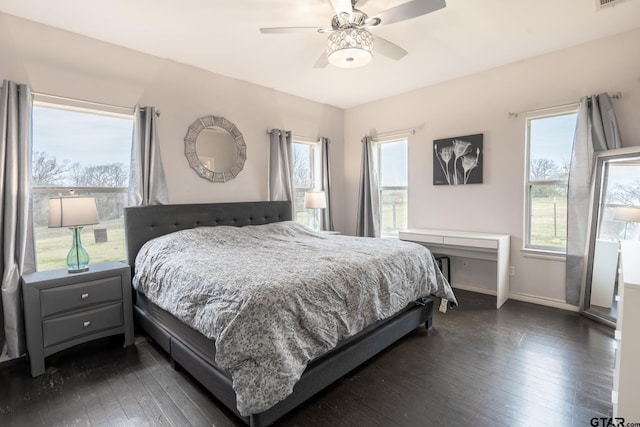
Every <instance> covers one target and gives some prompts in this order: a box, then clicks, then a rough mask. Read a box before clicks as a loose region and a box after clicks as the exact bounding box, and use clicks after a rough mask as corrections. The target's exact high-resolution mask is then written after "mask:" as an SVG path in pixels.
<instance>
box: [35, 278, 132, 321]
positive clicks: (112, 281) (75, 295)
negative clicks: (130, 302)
mask: <svg viewBox="0 0 640 427" xmlns="http://www.w3.org/2000/svg"><path fill="white" fill-rule="evenodd" d="M121 280H122V279H121V276H114V277H107V278H104V279H99V280H91V281H89V282H84V283H78V284H75V285H67V286H59V287H56V288H50V289H44V290H42V291H41V292H40V311H41V314H42V317H47V316H50V315H52V314H56V313H62V312H64V311H67V310H72V309H73V310H76V309H81V308H83V307H89V306H92V305H95V304H101V303H105V302H109V301H119V300H122V281H121Z"/></svg>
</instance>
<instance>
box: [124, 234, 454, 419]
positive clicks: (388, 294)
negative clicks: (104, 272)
mask: <svg viewBox="0 0 640 427" xmlns="http://www.w3.org/2000/svg"><path fill="white" fill-rule="evenodd" d="M135 270H136V275H135V278H134V286H135V287H137V289H138V290H139V291H140V292H142V293H144V294H145V295H146V296H147V297H148V298H149V299H150V300H151V301H153V302H154V303H155V304H157V305H158V306H160V307H161V308H163V309H165V310H167V311H168V312H170V313H171V314H173V315H174V316H176V317H177V318H179V319H180V320H181V321H183V322H184V323H186V324H188V325H190V326H191V327H193V328H194V329H196V330H198V331H199V332H201V333H202V334H203V335H205V336H207V337H208V338H212V339H214V340H215V345H216V363H217V364H218V366H219V367H221V368H222V369H224V370H226V371H227V372H229V373H230V374H231V376H232V379H233V388H234V390H235V392H236V395H237V402H238V410H239V411H240V413H241V414H243V415H249V414H253V413H260V412H263V411H265V410H267V409H269V408H270V407H272V406H273V405H275V404H276V403H277V402H279V401H281V400H283V399H284V398H286V397H287V396H288V395H289V394H291V392H292V390H293V386H294V385H295V383H296V382H297V381H298V379H299V378H300V376H301V375H302V372H303V371H304V370H305V368H306V366H307V363H308V362H310V361H311V360H313V359H315V358H316V357H318V356H320V355H322V354H323V353H325V352H327V351H328V350H331V349H332V348H334V347H335V346H336V344H337V342H338V341H340V340H342V339H344V338H347V337H350V336H352V335H354V334H356V333H358V332H359V331H361V330H362V329H363V328H365V327H366V326H367V325H370V324H372V323H374V322H376V321H377V320H380V319H385V318H388V317H390V316H392V315H393V314H395V313H396V312H398V311H400V310H401V309H402V308H404V307H405V306H406V305H407V304H409V303H410V302H412V301H414V300H415V299H417V298H419V297H422V296H426V295H429V294H435V295H438V296H441V297H444V298H447V299H449V300H451V301H454V302H455V297H454V295H453V293H452V291H451V288H450V287H449V284H448V283H447V282H446V280H445V279H444V277H443V276H442V274H441V273H440V272H439V271H438V269H437V268H435V267H434V263H433V259H432V257H431V255H430V253H429V251H428V250H427V249H426V248H424V247H422V246H420V245H417V244H414V243H408V242H402V241H397V240H390V239H369V238H359V237H347V236H335V235H326V234H320V233H315V232H313V231H311V230H310V229H309V228H307V227H304V226H302V225H300V224H297V223H295V222H280V223H274V224H269V225H261V226H247V227H241V228H237V227H227V226H220V227H200V228H195V229H192V230H184V231H179V232H176V233H172V234H168V235H165V236H162V237H159V238H156V239H154V240H152V241H149V242H147V243H146V244H145V245H144V246H143V248H142V249H141V250H140V253H139V254H138V257H137V259H136V269H135Z"/></svg>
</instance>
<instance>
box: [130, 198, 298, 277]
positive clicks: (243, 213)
mask: <svg viewBox="0 0 640 427" xmlns="http://www.w3.org/2000/svg"><path fill="white" fill-rule="evenodd" d="M291 219H292V212H291V202H237V203H207V204H189V205H153V206H129V207H126V208H125V209H124V228H125V239H126V242H127V262H128V263H129V265H130V266H131V269H132V270H133V267H134V265H135V260H136V256H137V255H138V251H139V250H140V248H142V245H144V244H145V243H146V242H147V241H149V240H151V239H154V238H156V237H159V236H163V235H165V234H168V233H172V232H174V231H179V230H185V229H187V228H194V227H199V226H215V225H235V226H238V227H242V226H244V225H261V224H269V223H272V222H279V221H290V220H291Z"/></svg>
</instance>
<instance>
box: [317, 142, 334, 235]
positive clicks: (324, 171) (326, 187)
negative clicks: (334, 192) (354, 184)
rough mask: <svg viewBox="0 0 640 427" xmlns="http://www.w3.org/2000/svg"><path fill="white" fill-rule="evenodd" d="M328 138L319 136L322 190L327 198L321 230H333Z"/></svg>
mask: <svg viewBox="0 0 640 427" xmlns="http://www.w3.org/2000/svg"><path fill="white" fill-rule="evenodd" d="M329 143H330V141H329V138H320V151H321V155H320V161H321V162H322V165H321V171H320V172H321V179H322V188H321V189H322V190H323V191H324V195H325V197H326V199H327V207H326V208H325V209H323V210H322V217H321V218H320V227H321V229H322V230H328V231H333V212H332V210H331V158H330V156H329Z"/></svg>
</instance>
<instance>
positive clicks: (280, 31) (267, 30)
mask: <svg viewBox="0 0 640 427" xmlns="http://www.w3.org/2000/svg"><path fill="white" fill-rule="evenodd" d="M322 30H323V28H318V27H271V28H260V32H261V33H262V34H283V33H319V32H321V31H322Z"/></svg>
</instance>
